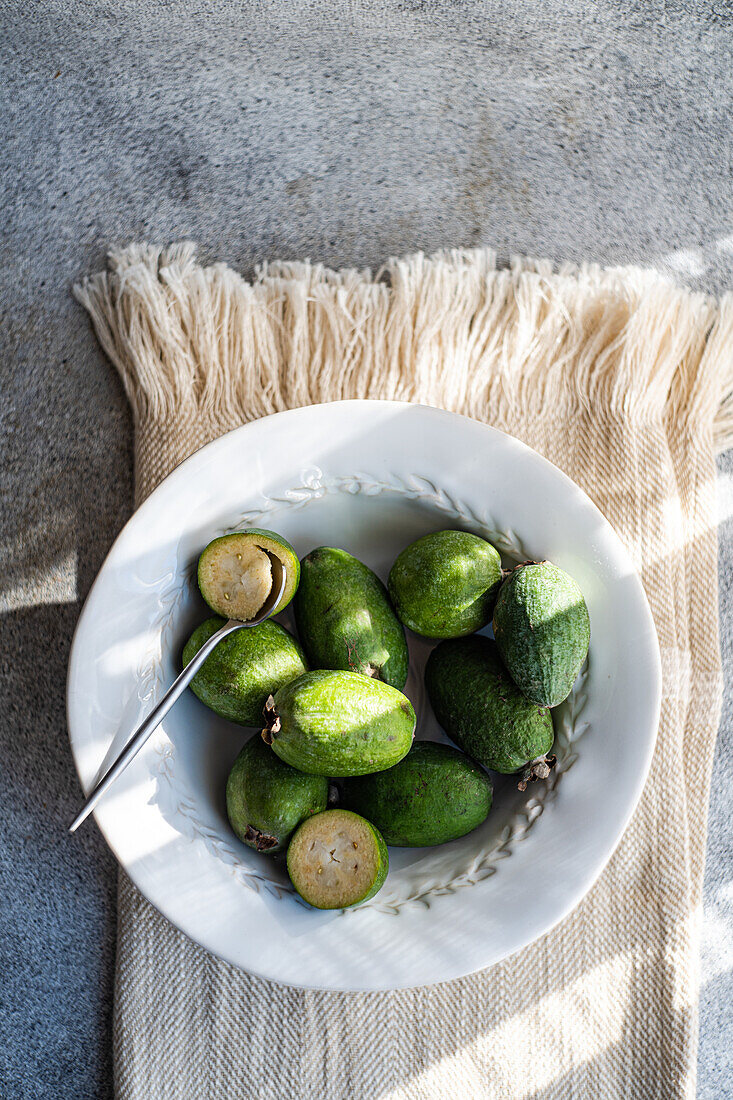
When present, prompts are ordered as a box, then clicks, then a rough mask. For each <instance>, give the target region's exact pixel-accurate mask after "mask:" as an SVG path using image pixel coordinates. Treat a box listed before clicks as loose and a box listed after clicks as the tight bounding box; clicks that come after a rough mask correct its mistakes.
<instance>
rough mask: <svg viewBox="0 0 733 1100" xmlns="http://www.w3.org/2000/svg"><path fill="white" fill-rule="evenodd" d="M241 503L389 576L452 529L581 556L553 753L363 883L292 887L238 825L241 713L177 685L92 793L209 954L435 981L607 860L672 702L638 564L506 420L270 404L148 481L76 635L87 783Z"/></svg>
mask: <svg viewBox="0 0 733 1100" xmlns="http://www.w3.org/2000/svg"><path fill="white" fill-rule="evenodd" d="M250 524H253V525H256V526H259V527H269V528H272V529H273V530H276V531H279V532H281V533H282V534H283V535H285V536H286V537H287V538H288V539H290V540H291V541H292V543H293V544H294V546H295V548H296V550H297V551H298V553H299V554H304V553H307V552H308V551H309V550H311V549H312V548H313V547H315V546H319V545H323V544H326V545H335V546H342V547H344V548H346V549H347V550H349V551H350V552H352V553H353V554H355V555H356V556H357V557H358V558H360V559H362V560H363V561H365V562H366V563H367V564H368V565H370V566H371V567H372V568H373V569H375V570H376V571H377V573H379V574H380V576H382V577H383V578H385V579H386V576H387V574H388V572H389V568H390V565H391V563H392V561H393V560H394V558H395V557H396V555H397V553H398V552H399V551H400V550H401V549H402V548H403V547H404V546H406V545H407V544H408V543H409V542H411V541H412V540H413V539H414V538H416V537H417V536H419V535H421V534H424V533H426V532H427V531H431V530H439V529H441V528H445V527H461V528H464V529H466V530H470V531H474V532H475V533H477V534H481V535H484V536H486V537H487V538H488V539H490V540H491V541H492V542H493V543H494V544H495V545H496V546H497V547H498V549H499V550H500V551H501V552H502V554H503V555H504V556H505V558H506V559H507V560H509V561H511V560H518V559H522V558H540V557H541V558H545V557H547V558H550V559H552V561H554V562H556V563H557V564H558V565H560V566H562V567H563V568H564V569H566V570H568V572H570V573H571V574H572V575H573V576H574V577H575V578H576V579H577V581H578V583H579V584H580V586H581V588H582V590H583V592H584V594H585V598H586V601H587V604H588V609H589V612H590V619H591V632H592V637H591V649H590V658H589V662H588V665H587V668H586V670H585V671H584V672H583V673H582V674H581V677H580V679H579V681H578V683H577V684H576V687H575V690H574V692H573V694H572V695H571V697H570V699H569V700H568V702H567V703H566V704H564V706H563V707H562V708H561V709H560V711H559V712H557V713H556V719H557V721H556V733H557V736H556V752H557V755H558V767H557V769H556V771H555V772H554V773H553V774H552V777H551V779H550V781H549V782H547V783H538V784H533V785H531V786H530V788H529V789H528V790H527V791H526V792H525V793H524V794H520V793H519V792H518V791H517V790H516V782H514V781H512V779H510V778H509V779H507V778H498V779H497V783H496V789H495V806H494V809H493V810H492V812H491V814H490V815H489V818H488V820H487V821H486V822H485V824H484V825H483V826H482V827H481V828H479V829H477V830H476V831H475V832H473V833H471V834H470V835H469V836H466V837H463V838H462V839H461V840H457V841H453V842H452V843H450V844H447V845H443V846H441V847H438V848H423V849H396V848H393V849H391V851H390V858H391V866H390V873H389V876H388V878H387V882H386V884H385V886H384V888H383V889H382V890H381V892H380V893H379V894H378V895H377V896H376V897H375V898H374V899H372V901H370V902H368V903H366V904H365V905H363V906H361V907H359V908H357V909H353V910H348V911H345V912H342V913H320V912H316V911H314V910H312V909H309V908H308V907H307V906H305V905H304V904H303V903H302V902H300V900H299V899H298V898H297V896H296V895H294V893H293V892H292V889H291V887H290V885H289V882H288V879H287V875H286V874H285V871H284V868H283V866H282V864H279V865H278V864H277V863H275V862H274V861H273V860H272V859H269V858H266V857H263V856H260V855H257V854H256V853H254V852H252V851H251V850H250V849H248V848H246V847H245V846H244V845H243V844H240V843H239V841H238V840H237V839H236V838H235V836H234V835H233V834H232V832H231V830H230V829H229V826H228V824H227V820H226V814H225V807H224V785H225V781H226V776H227V772H228V769H229V768H230V766H231V764H232V762H233V761H234V758H235V757H236V755H237V753H238V751H239V749H240V748H241V746H242V744H243V743H244V741H245V740H246V738H247V737H248V736H249V735H250V734H249V731H246V730H243V729H241V728H239V727H237V726H233V725H231V724H229V723H227V722H225V721H223V720H221V719H219V718H217V717H216V716H215V715H214V714H212V713H211V712H210V711H209V710H207V709H206V708H205V707H204V706H203V705H202V704H201V703H199V702H198V700H197V699H195V698H194V697H193V695H192V694H191V693H190V692H187V693H186V696H184V697H183V698H182V699H181V701H180V702H179V703H177V704H176V706H175V707H174V709H173V710H172V711H171V713H170V714H169V716H168V718H166V720H165V722H164V723H163V726H162V727H161V728H160V730H159V731H158V733H157V734H156V735H155V737H154V738H153V740H152V741H151V742H150V743H149V744H148V745H147V746H146V748H145V749H144V750H143V751H142V752H141V753H140V755H139V756H138V757H137V759H136V760H135V761H134V763H133V764H132V765H131V766H130V768H129V769H128V771H127V772H126V773H125V774H124V775H123V776H122V778H121V779H120V780H119V781H118V783H117V785H116V786H115V788H114V789H113V790H112V791H111V792H110V793H109V794H108V795H107V796H106V798H105V799H104V800H103V802H102V803H101V804H100V806H99V808H98V810H97V814H96V817H97V822H98V824H99V827H100V828H101V829H102V832H103V833H104V835H105V837H106V839H107V842H108V843H109V845H110V847H111V848H112V850H113V851H114V853H115V855H116V856H117V859H118V860H119V861H120V863H121V864H122V865H123V867H124V868H125V870H126V871H127V873H128V875H129V876H130V877H131V879H132V880H133V882H134V883H135V884H136V885H137V887H138V888H139V889H140V890H141V891H142V893H143V894H144V895H145V896H146V897H147V898H148V899H149V900H150V901H151V902H152V903H153V905H155V906H156V907H157V908H158V909H159V910H160V911H161V912H162V913H163V914H165V916H166V917H168V919H169V920H171V921H172V922H173V923H174V924H175V925H177V926H178V927H179V928H180V929H181V930H182V931H183V932H185V933H186V934H187V935H188V936H190V937H191V938H192V939H194V940H196V941H197V942H198V943H200V944H202V945H203V946H204V947H206V948H207V949H208V950H209V951H212V952H214V953H215V954H217V955H220V956H221V957H222V958H224V959H227V960H228V961H229V962H231V963H234V964H235V965H237V966H240V967H242V968H244V969H246V970H249V971H251V972H252V973H254V974H258V975H260V976H262V977H266V978H270V979H273V980H275V981H280V982H287V983H291V984H294V985H300V986H308V987H316V988H327V989H388V988H397V987H402V986H413V985H421V984H427V983H431V982H437V981H443V980H446V979H449V978H454V977H457V976H459V975H462V974H466V973H469V972H471V971H474V970H477V969H480V968H481V967H485V966H488V965H489V964H491V963H494V962H496V961H498V960H499V959H501V958H503V957H504V956H505V955H508V954H510V953H511V952H513V951H517V950H518V949H519V948H521V947H523V946H524V945H525V944H528V943H530V942H531V941H532V940H534V939H535V938H536V937H538V936H540V935H542V934H543V933H545V932H547V931H548V930H549V929H550V928H552V926H553V925H554V924H556V923H557V922H558V921H559V920H560V919H561V918H562V917H563V916H565V914H566V913H568V912H569V910H571V909H572V908H573V906H575V905H576V904H577V903H578V902H579V901H580V899H581V898H582V897H583V895H584V894H585V892H586V891H587V890H588V889H589V887H590V886H591V885H592V883H593V881H594V880H595V878H596V877H597V876H598V875H599V874H600V872H601V870H602V868H603V866H604V864H605V863H606V861H607V860H608V858H609V857H610V855H611V853H612V852H613V850H614V848H615V846H616V844H617V843H618V840H619V838H620V836H621V834H622V832H623V830H624V828H625V826H626V824H627V822H628V821H629V818H630V816H631V814H632V811H633V809H634V807H635V805H636V802H637V800H638V798H639V795H640V793H641V789H642V786H643V783H644V779H645V777H646V774H647V770H648V767H649V763H650V760H651V755H652V750H653V746H654V740H655V736H656V730H657V722H658V715H659V700H660V687H661V674H660V663H659V650H658V645H657V639H656V633H655V630H654V625H653V622H652V617H651V614H650V611H649V607H648V605H647V602H646V598H645V596H644V593H643V590H642V586H641V583H640V581H639V578H638V576H637V574H636V572H635V570H634V567H633V565H632V563H631V561H630V559H629V557H628V555H627V553H626V551H625V550H624V548H623V546H622V544H621V542H620V541H619V539H618V537H617V536H616V535H615V533H614V532H613V530H612V529H611V527H610V526H609V524H608V523H607V522H606V520H605V519H604V518H603V517H602V515H601V514H600V512H599V511H598V510H597V509H596V508H595V506H594V505H593V504H592V503H591V501H590V500H589V499H588V497H586V496H585V494H584V493H583V492H582V491H581V490H580V489H579V488H578V487H577V486H576V485H575V484H574V483H573V482H571V481H570V480H569V479H568V478H567V477H565V475H564V474H562V473H561V472H560V471H559V470H558V469H556V468H555V467H554V466H552V465H551V464H550V463H548V462H547V461H545V460H544V459H543V458H541V457H540V456H539V455H537V454H536V453H535V452H534V451H532V450H530V449H529V448H528V447H525V446H524V445H523V444H521V443H519V442H518V441H517V440H515V439H512V438H511V437H509V436H507V435H505V434H503V433H502V432H498V431H495V430H493V429H491V428H488V427H485V426H484V425H481V424H479V423H476V422H475V421H472V420H468V419H466V418H464V417H460V416H456V415H454V414H451V413H447V412H442V411H440V410H438V409H432V408H426V407H423V406H416V405H406V404H401V403H396V402H394V403H393V402H377V401H363V402H362V401H350V402H339V403H334V404H330V405H320V406H312V407H309V408H305V409H298V410H296V411H293V412H287V413H281V414H279V415H277V416H271V417H268V418H266V419H264V420H259V421H257V422H255V423H253V424H249V425H247V426H246V427H243V428H239V429H238V430H236V431H233V432H230V433H229V434H228V435H225V436H223V437H222V438H220V439H218V440H216V442H214V443H212V444H210V445H209V446H208V447H204V448H203V449H202V450H201V451H199V452H198V453H197V454H195V455H193V456H192V457H191V458H189V459H188V461H187V462H185V463H183V465H181V466H179V467H178V469H176V470H175V471H174V472H173V473H172V474H171V475H170V476H169V477H168V478H167V479H166V480H165V481H164V482H163V483H162V484H161V485H160V486H159V488H158V489H156V491H155V492H154V493H153V494H152V495H151V496H150V497H149V498H148V500H146V501H145V503H144V504H143V505H142V507H141V508H139V509H138V511H137V512H136V513H135V515H134V516H133V517H132V519H131V520H130V522H129V523H128V524H127V526H126V527H125V528H124V530H123V531H122V533H121V535H120V536H119V538H118V539H117V541H116V542H115V544H114V546H113V548H112V550H111V551H110V554H109V556H108V558H107V560H106V562H105V563H104V566H103V567H102V570H101V571H100V574H99V576H98V578H97V580H96V582H95V584H94V586H93V588H92V590H91V592H90V594H89V597H88V599H87V602H86V605H85V607H84V611H83V613H82V616H81V619H80V621H79V625H78V628H77V632H76V636H75V639H74V645H73V649H72V654H71V661H70V667H69V679H68V718H69V731H70V738H71V747H72V751H73V754H74V759H75V762H76V766H77V769H78V772H79V776H80V779H81V782H82V785H83V787H84V789H85V791H88V790H89V789H90V788H91V786H92V784H93V782H94V781H95V779H96V777H97V776H98V774H99V773H100V771H101V770H102V768H103V767H106V766H107V765H108V763H109V761H110V760H111V758H112V756H113V755H116V754H117V753H118V752H119V750H120V748H121V746H122V744H123V743H124V741H125V739H126V737H127V736H128V735H129V733H130V732H131V731H132V729H133V728H134V727H135V726H136V725H137V724H138V722H139V721H140V720H141V719H142V718H143V717H144V715H145V714H146V713H147V712H148V711H149V709H150V708H151V704H152V702H153V700H154V699H155V697H156V695H157V694H159V693H160V692H161V689H162V688H163V686H164V685H165V684H167V683H169V682H170V681H171V680H172V678H173V677H174V675H175V673H176V671H177V669H178V667H179V661H180V653H181V648H182V646H183V643H184V642H185V640H186V639H187V637H188V635H189V633H190V632H191V630H192V629H193V627H194V626H195V625H196V623H197V622H199V621H200V620H201V619H203V618H204V617H205V616H206V614H207V610H206V608H205V606H204V604H203V602H202V600H201V598H200V596H199V595H198V592H197V590H196V585H195V580H194V576H195V563H196V560H197V557H198V554H199V552H200V551H201V549H202V548H203V546H204V545H205V544H206V543H207V542H208V541H209V540H210V539H211V538H213V537H214V536H215V535H217V534H221V533H223V532H225V531H227V530H230V529H235V528H240V527H243V526H247V525H250ZM283 621H285V622H286V624H289V612H286V613H285V616H284V619H283ZM430 648H431V647H430V645H429V644H428V643H426V642H425V641H424V640H422V639H418V638H416V637H414V636H412V637H410V651H411V658H412V662H411V668H412V671H411V674H410V679H409V681H408V685H407V688H406V691H407V694H408V695H409V696H410V698H411V699H412V701H413V703H414V704H415V707H416V710H417V712H418V715H419V724H418V737H427V738H433V739H442V734H441V731H440V729H439V728H438V726H437V724H436V722H435V719H434V718H433V715H432V713H431V711H430V707H429V704H428V702H427V699H426V696H425V692H424V688H423V681H422V671H423V666H424V662H425V659H426V657H427V654H428V652H429V650H430ZM609 759H612V760H613V761H614V774H613V782H609V781H608V771H607V763H608V760H609Z"/></svg>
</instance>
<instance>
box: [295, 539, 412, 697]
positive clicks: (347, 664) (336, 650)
mask: <svg viewBox="0 0 733 1100" xmlns="http://www.w3.org/2000/svg"><path fill="white" fill-rule="evenodd" d="M294 606H295V618H296V622H297V624H298V635H299V637H300V640H301V642H302V644H303V648H304V649H305V652H306V655H307V657H308V661H309V663H310V665H311V666H312V667H313V668H332V669H344V670H350V671H351V672H361V673H364V674H365V675H367V676H376V677H377V678H378V679H380V680H384V682H385V683H386V684H391V685H392V687H396V688H400V689H401V688H403V687H404V686H405V682H406V681H407V673H408V663H409V658H408V654H407V642H406V640H405V631H404V629H403V627H402V625H401V623H400V622H399V620H398V619H397V616H396V615H395V613H394V611H393V610H392V607H391V605H390V602H389V598H388V596H387V589H386V588H385V587H384V585H383V584H382V582H381V581H380V579H379V577H378V576H377V575H376V573H373V572H372V571H371V569H369V568H368V567H367V566H366V565H364V564H363V563H362V562H360V561H359V560H358V559H357V558H354V557H352V556H351V554H347V552H346V551H345V550H337V549H335V548H334V547H331V546H320V547H318V549H317V550H312V551H311V552H310V554H308V555H307V556H306V557H305V558H303V561H302V562H301V572H300V586H299V588H298V592H297V595H296V597H295V605H294Z"/></svg>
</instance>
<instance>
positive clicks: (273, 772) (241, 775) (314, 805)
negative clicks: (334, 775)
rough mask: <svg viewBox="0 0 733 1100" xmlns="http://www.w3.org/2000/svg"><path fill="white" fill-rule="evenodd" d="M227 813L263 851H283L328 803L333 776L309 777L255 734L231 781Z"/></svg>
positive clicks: (242, 836)
mask: <svg viewBox="0 0 733 1100" xmlns="http://www.w3.org/2000/svg"><path fill="white" fill-rule="evenodd" d="M226 797H227V815H228V817H229V823H230V825H231V827H232V829H234V832H235V833H236V834H237V836H238V837H239V839H240V840H243V841H244V843H245V844H248V845H249V846H250V848H255V849H256V851H258V852H279V851H281V850H282V849H283V848H285V847H286V845H287V842H288V839H289V837H290V835H291V833H292V832H293V831H294V830H295V829H297V827H298V825H300V823H301V821H304V820H305V818H307V817H311V815H312V814H319V813H321V812H322V811H323V810H325V809H326V806H327V804H328V780H327V779H326V778H325V777H324V776H322V775H303V773H302V772H299V771H296V769H295V768H291V767H290V765H289V764H285V763H283V761H282V760H281V759H280V758H279V757H278V756H275V753H274V752H272V750H271V749H268V747H267V745H265V744H263V742H262V738H261V737H253V738H252V739H251V740H250V741H248V742H247V744H246V745H245V746H244V748H243V749H242V751H241V752H240V754H239V756H238V757H237V759H236V760H235V762H234V767H233V768H232V770H231V771H230V773H229V778H228V780H227V790H226Z"/></svg>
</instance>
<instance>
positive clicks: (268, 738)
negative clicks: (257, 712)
mask: <svg viewBox="0 0 733 1100" xmlns="http://www.w3.org/2000/svg"><path fill="white" fill-rule="evenodd" d="M262 713H263V714H264V717H265V728H264V729H263V731H262V740H263V741H264V742H265V744H266V745H271V744H272V742H273V740H274V738H275V737H277V735H278V733H279V732H280V729H281V727H282V722H281V721H280V715H279V714H278V713H277V711H276V710H275V700H274V699H273V697H272V695H268V697H267V702H266V703H265V706H264V708H263V711H262Z"/></svg>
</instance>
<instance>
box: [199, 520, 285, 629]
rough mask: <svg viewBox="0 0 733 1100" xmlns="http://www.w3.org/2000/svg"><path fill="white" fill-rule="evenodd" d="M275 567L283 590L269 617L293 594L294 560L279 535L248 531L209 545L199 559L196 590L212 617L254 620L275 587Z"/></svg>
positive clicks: (252, 529)
mask: <svg viewBox="0 0 733 1100" xmlns="http://www.w3.org/2000/svg"><path fill="white" fill-rule="evenodd" d="M278 569H284V570H285V590H284V592H283V594H282V597H281V599H280V601H279V602H278V605H277V607H276V608H275V610H274V611H273V615H277V614H278V612H280V611H282V610H283V608H285V607H287V605H288V604H289V603H290V601H291V600H292V598H293V596H294V595H295V591H296V589H297V587H298V579H299V577H300V562H299V561H298V555H297V554H296V553H295V550H294V549H293V548H292V546H291V545H290V543H289V542H288V540H287V539H284V538H283V537H282V535H278V534H276V533H275V532H274V531H261V530H260V529H259V528H258V527H250V528H249V529H248V530H246V531H235V532H233V533H232V534H231V535H222V537H221V538H218V539H214V541H213V542H210V543H209V545H208V546H207V547H206V548H205V550H204V551H203V552H202V554H201V557H200V558H199V565H198V581H199V589H200V591H201V595H202V596H203V597H204V599H205V600H206V602H207V604H208V605H209V607H210V608H211V610H212V611H215V612H216V614H217V615H223V616H224V617H225V618H227V619H241V621H242V622H247V621H248V620H249V619H255V618H256V617H257V613H258V611H259V610H260V608H261V607H262V605H263V604H264V602H265V600H266V599H267V597H268V596H269V594H270V589H271V588H272V585H273V583H276V584H277V583H281V581H280V576H279V574H278V573H277V570H278Z"/></svg>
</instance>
